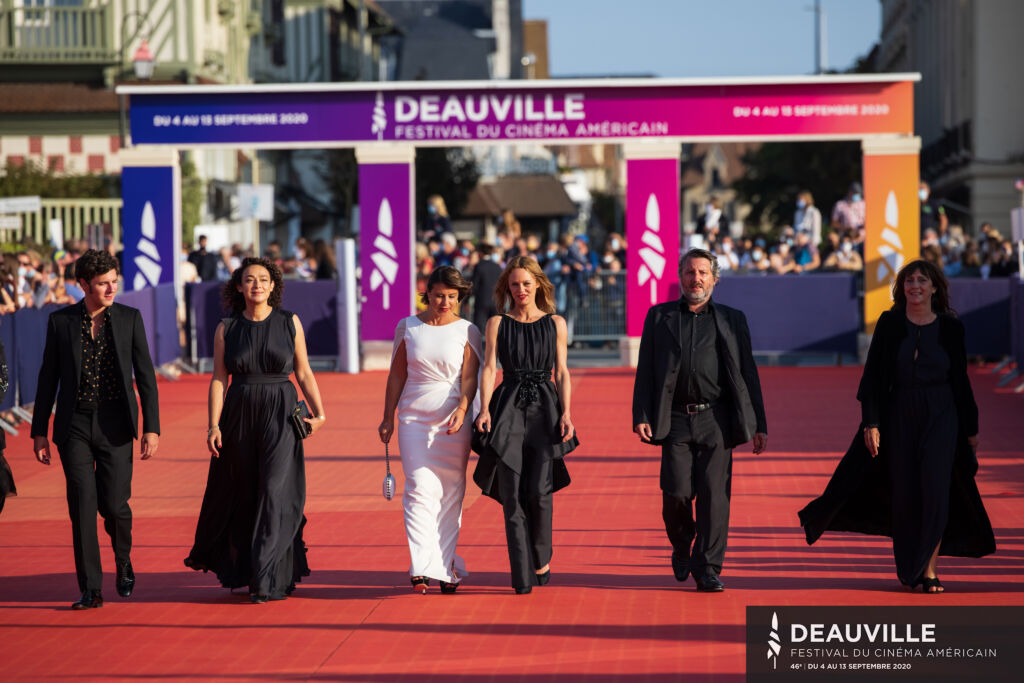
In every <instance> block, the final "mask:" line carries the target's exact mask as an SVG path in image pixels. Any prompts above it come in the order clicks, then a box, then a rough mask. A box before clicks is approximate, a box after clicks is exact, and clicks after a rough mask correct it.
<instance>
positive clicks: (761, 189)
mask: <svg viewBox="0 0 1024 683" xmlns="http://www.w3.org/2000/svg"><path fill="white" fill-rule="evenodd" d="M743 163H744V164H746V166H747V172H746V174H744V176H743V177H742V178H739V179H738V180H736V181H734V182H733V189H735V190H736V194H737V198H738V199H739V200H740V201H742V202H746V203H748V204H750V207H751V211H750V215H749V216H747V224H748V225H750V226H752V227H754V228H760V227H761V225H762V224H764V223H768V224H771V225H773V226H778V225H780V224H783V223H790V222H792V220H793V213H794V212H795V211H796V195H797V193H799V192H800V191H802V190H807V191H809V192H810V193H811V195H812V196H813V197H814V205H815V206H817V207H818V210H819V211H821V216H822V220H823V222H824V223H825V224H826V225H827V224H828V220H829V213H830V212H831V211H832V206H833V205H834V204H835V203H836V202H837V201H838V200H839V199H841V198H842V197H843V196H845V195H846V191H847V189H848V188H849V186H850V183H852V182H853V181H855V180H856V181H860V178H861V150H860V143H859V142H831V141H829V142H800V143H793V142H770V143H766V144H764V145H762V146H761V147H759V148H758V149H757V150H755V151H753V152H749V153H747V154H746V155H744V157H743Z"/></svg>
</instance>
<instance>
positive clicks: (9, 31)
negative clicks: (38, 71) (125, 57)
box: [0, 0, 119, 64]
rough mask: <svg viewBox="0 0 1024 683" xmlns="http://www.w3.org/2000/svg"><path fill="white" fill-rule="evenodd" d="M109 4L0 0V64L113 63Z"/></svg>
mask: <svg viewBox="0 0 1024 683" xmlns="http://www.w3.org/2000/svg"><path fill="white" fill-rule="evenodd" d="M114 34H115V31H114V26H113V14H112V12H111V9H110V7H109V6H106V5H104V6H102V7H96V8H84V7H11V3H10V2H4V1H2V0H0V64H58V63H59V64H68V63H77V64H82V63H86V64H116V63H117V61H118V58H119V57H118V52H117V48H116V45H117V39H116V36H115V35H114Z"/></svg>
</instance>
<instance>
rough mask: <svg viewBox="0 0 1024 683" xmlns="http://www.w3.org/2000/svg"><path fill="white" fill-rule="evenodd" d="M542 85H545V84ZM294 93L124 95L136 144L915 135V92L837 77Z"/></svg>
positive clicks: (150, 90) (180, 90) (178, 90)
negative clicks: (129, 106)
mask: <svg viewBox="0 0 1024 683" xmlns="http://www.w3.org/2000/svg"><path fill="white" fill-rule="evenodd" d="M549 83H550V84H549ZM415 87H416V89H405V88H404V87H399V88H395V87H393V86H391V87H388V88H381V89H379V90H374V89H371V88H362V87H360V88H353V87H351V86H341V87H338V88H337V89H325V88H318V89H315V90H314V89H309V90H301V89H296V88H295V87H293V86H292V87H276V88H275V87H273V86H246V87H244V88H238V87H235V88H217V87H210V86H191V87H164V88H162V87H160V86H155V87H147V88H145V89H144V91H143V92H140V90H139V89H127V91H128V92H130V94H131V136H132V140H133V142H134V143H135V144H154V145H179V146H180V145H194V144H218V145H224V144H235V145H241V144H251V145H259V144H269V145H286V144H309V143H322V142H335V143H336V142H351V143H364V142H373V141H379V142H396V141H398V142H409V143H412V144H424V143H435V144H437V143H449V144H452V145H457V144H459V143H460V142H466V141H493V140H506V141H514V140H541V139H543V140H553V139H562V140H595V139H626V138H644V137H649V138H672V137H679V136H699V135H716V136H718V135H738V136H756V137H776V136H794V135H799V136H809V135H819V136H851V137H859V136H863V135H872V134H904V135H906V134H911V133H912V132H913V81H912V80H894V77H887V76H880V77H878V78H876V79H874V80H871V78H870V77H837V78H831V79H830V78H827V77H825V78H817V79H809V78H808V79H802V80H794V79H789V80H781V81H780V82H775V83H772V82H763V81H762V82H755V83H735V82H723V83H719V84H706V83H704V84H694V83H680V82H678V81H674V82H673V81H660V82H659V81H657V80H654V79H651V80H648V81H634V82H630V83H626V84H624V83H622V82H619V83H616V82H614V81H610V82H609V84H607V85H606V84H602V83H598V82H594V81H587V82H579V83H567V82H550V81H538V82H536V83H535V84H534V83H531V84H530V85H528V86H522V85H515V84H514V83H508V84H504V83H501V82H495V83H494V84H491V85H488V86H486V87H481V86H480V85H479V84H470V85H458V84H450V83H449V84H441V85H438V86H437V87H435V88H433V89H431V88H426V87H422V88H421V87H420V86H415Z"/></svg>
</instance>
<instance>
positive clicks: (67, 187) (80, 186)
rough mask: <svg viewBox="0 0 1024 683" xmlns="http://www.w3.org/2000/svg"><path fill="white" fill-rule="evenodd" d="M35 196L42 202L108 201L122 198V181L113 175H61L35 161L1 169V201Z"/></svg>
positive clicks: (8, 164) (11, 164) (13, 164)
mask: <svg viewBox="0 0 1024 683" xmlns="http://www.w3.org/2000/svg"><path fill="white" fill-rule="evenodd" d="M35 195H38V196H40V197H42V198H44V199H110V198H116V197H119V196H120V195H121V178H120V177H119V176H113V175H96V174H92V173H83V174H61V175H57V174H56V173H54V172H53V171H51V170H49V169H46V168H44V167H43V166H42V164H40V163H38V162H35V161H31V160H29V161H26V162H25V163H23V164H18V163H11V162H10V161H8V162H7V164H6V165H5V166H4V169H3V173H2V174H0V197H21V196H35Z"/></svg>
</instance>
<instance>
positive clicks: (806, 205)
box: [793, 190, 821, 248]
mask: <svg viewBox="0 0 1024 683" xmlns="http://www.w3.org/2000/svg"><path fill="white" fill-rule="evenodd" d="M793 227H794V228H795V229H796V231H797V232H798V233H799V232H806V233H807V234H808V235H810V236H811V246H813V247H815V248H817V246H818V245H819V244H821V211H818V207H816V206H815V205H814V197H813V196H812V195H811V193H810V192H808V191H807V190H804V191H803V192H801V193H800V194H798V195H797V196H796V214H795V215H794V216H793Z"/></svg>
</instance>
